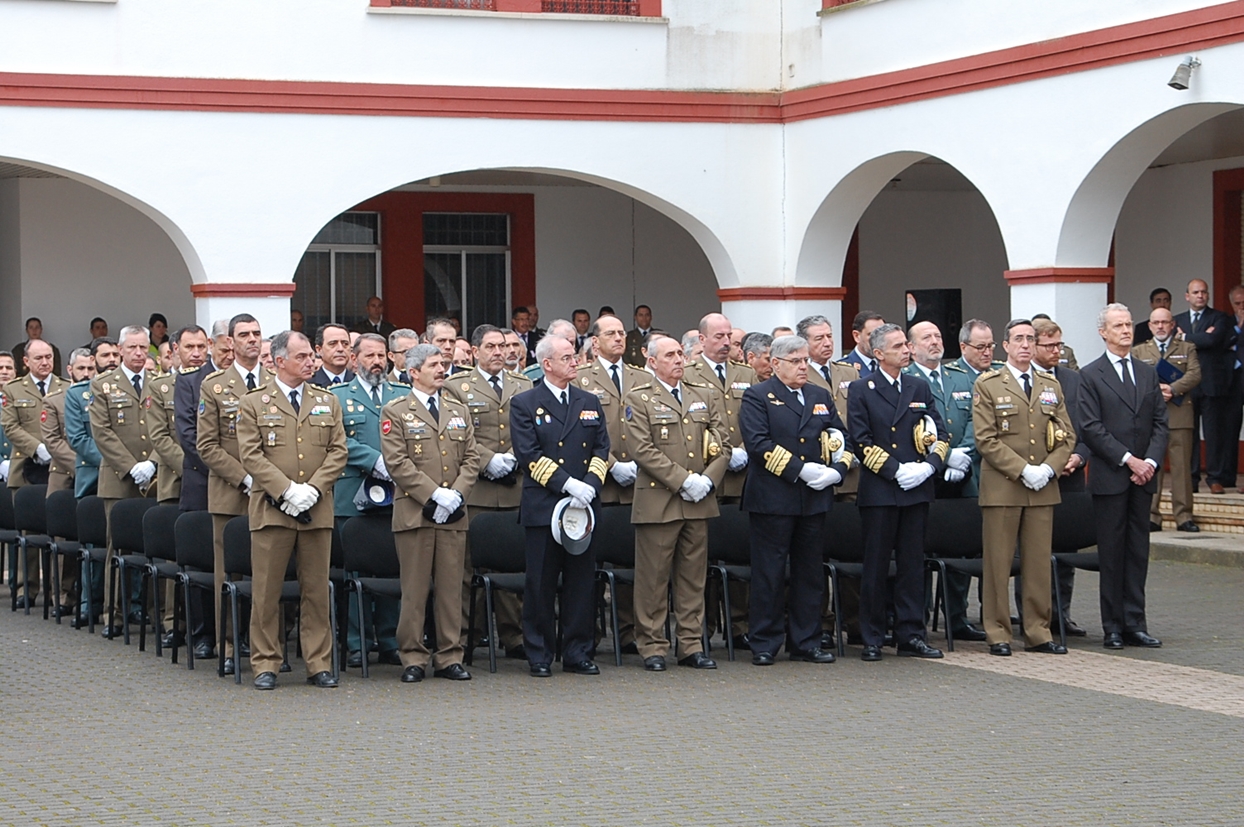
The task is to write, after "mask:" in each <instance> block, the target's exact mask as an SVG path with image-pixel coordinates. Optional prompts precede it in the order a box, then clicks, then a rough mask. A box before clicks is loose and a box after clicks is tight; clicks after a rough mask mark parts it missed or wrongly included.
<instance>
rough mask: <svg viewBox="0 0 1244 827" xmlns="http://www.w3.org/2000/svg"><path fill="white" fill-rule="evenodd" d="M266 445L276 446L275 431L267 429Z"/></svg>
mask: <svg viewBox="0 0 1244 827" xmlns="http://www.w3.org/2000/svg"><path fill="white" fill-rule="evenodd" d="M268 446H269V447H272V448H275V447H276V431H268Z"/></svg>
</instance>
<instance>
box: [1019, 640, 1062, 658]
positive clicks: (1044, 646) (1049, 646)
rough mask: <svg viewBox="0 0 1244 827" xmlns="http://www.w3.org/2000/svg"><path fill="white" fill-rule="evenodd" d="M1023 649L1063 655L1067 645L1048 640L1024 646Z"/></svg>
mask: <svg viewBox="0 0 1244 827" xmlns="http://www.w3.org/2000/svg"><path fill="white" fill-rule="evenodd" d="M1024 651H1025V652H1037V653H1039V654H1042V655H1065V654H1067V647H1066V646H1063V645H1062V644H1061V643H1055V642H1054V641H1052V640H1050V641H1047V642H1045V643H1038V644H1037V645H1036V646H1025V647H1024Z"/></svg>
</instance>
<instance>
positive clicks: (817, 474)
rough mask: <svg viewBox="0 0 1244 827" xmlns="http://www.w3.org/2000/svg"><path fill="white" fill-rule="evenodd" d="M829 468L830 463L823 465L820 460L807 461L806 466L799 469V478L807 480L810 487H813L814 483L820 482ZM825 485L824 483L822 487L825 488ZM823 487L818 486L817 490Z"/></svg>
mask: <svg viewBox="0 0 1244 827" xmlns="http://www.w3.org/2000/svg"><path fill="white" fill-rule="evenodd" d="M828 470H829V466H828V465H822V464H821V463H819V462H806V463H804V466H803V467H802V468H800V469H799V479H801V480H803V481H804V482H806V483H807V484H808V487H809V488H811V487H812V484H813V483H819V482H820V480H821V477H822V476H823V475H824V474H825V472H826V471H828ZM824 487H825V486H823V485H822V486H821V488H824ZM821 488H817V489H815V490H817V491H820V490H821Z"/></svg>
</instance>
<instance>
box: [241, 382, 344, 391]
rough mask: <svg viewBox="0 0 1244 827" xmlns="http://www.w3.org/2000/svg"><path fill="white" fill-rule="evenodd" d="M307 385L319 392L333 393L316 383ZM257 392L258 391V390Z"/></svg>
mask: <svg viewBox="0 0 1244 827" xmlns="http://www.w3.org/2000/svg"><path fill="white" fill-rule="evenodd" d="M266 384H268V383H267V382H265V383H264V385H266ZM307 384H308V385H310V386H311V387H313V388H315V389H316V390H317V391H324V392H325V393H332V391H330V390H329V389H328V388H326V387H324V386H323V385H317V384H315V383H314V382H308V383H307ZM260 387H263V385H260ZM256 390H258V388H257V389H256Z"/></svg>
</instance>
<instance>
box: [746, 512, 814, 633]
mask: <svg viewBox="0 0 1244 827" xmlns="http://www.w3.org/2000/svg"><path fill="white" fill-rule="evenodd" d="M748 525H749V528H748V539H749V541H750V545H751V559H752V584H751V586H752V588H751V599H750V600H749V601H748V620H747V626H748V632H747V635H748V640H749V641H750V645H751V649H752V652H753V653H756V654H759V653H762V652H763V653H767V654H770V655H776V654H777V653H778V650H780V649H781V648H782V644H783V643H784V642H785V641H786V628H787V625H788V624H787V620H789V628H790V638H791V640H790V643H791V646H792V648H794V649H798V650H800V651H808V650H811V649H819V648H820V647H821V604H822V602H823V601H824V600H825V569H824V564H823V562H822V561H823V558H824V554H823V553H822V552H823V549H824V546H825V540H824V538H823V537H822V536H821V533H822V532H823V531H824V530H825V513H824V512H822V513H820V514H810V515H807V516H802V517H799V516H789V515H785V514H758V513H756V512H754V511H753V512H751V513H750V514H749V515H748ZM788 563H789V564H790V583H789V588H788V587H787V579H786V567H787V564H788ZM783 592H785V599H783Z"/></svg>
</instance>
